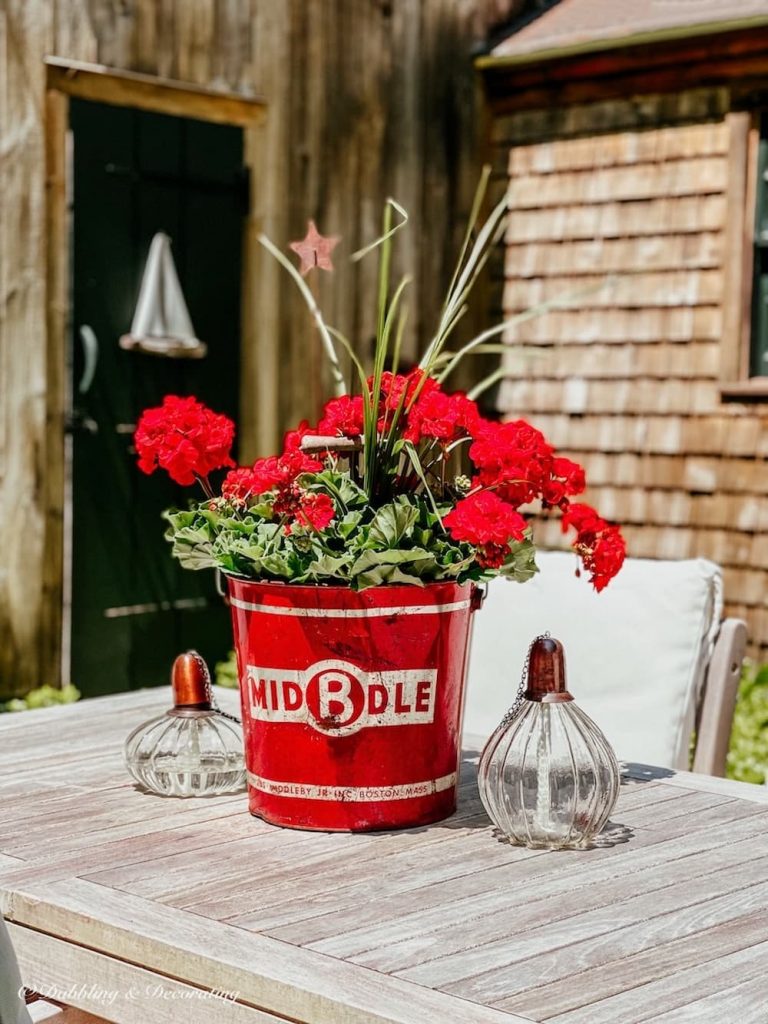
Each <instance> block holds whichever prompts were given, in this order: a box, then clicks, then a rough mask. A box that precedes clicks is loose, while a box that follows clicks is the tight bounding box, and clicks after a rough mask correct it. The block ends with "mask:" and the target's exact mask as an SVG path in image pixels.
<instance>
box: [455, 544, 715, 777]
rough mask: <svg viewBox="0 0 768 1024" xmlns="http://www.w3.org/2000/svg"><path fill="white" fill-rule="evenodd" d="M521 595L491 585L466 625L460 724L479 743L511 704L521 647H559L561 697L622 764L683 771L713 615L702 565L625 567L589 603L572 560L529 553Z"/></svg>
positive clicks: (631, 562)
mask: <svg viewBox="0 0 768 1024" xmlns="http://www.w3.org/2000/svg"><path fill="white" fill-rule="evenodd" d="M536 560H537V562H538V564H539V567H540V569H541V572H540V573H539V574H538V575H537V576H535V577H534V579H532V580H530V581H529V582H528V583H524V584H520V583H510V582H509V581H507V580H503V579H498V580H494V581H493V583H491V584H490V586H489V593H488V598H487V600H486V602H485V605H484V607H483V608H482V609H481V610H480V611H479V612H477V613H476V614H475V617H474V618H475V623H474V631H473V638H472V647H471V650H470V661H469V681H468V691H467V702H466V708H465V717H464V731H465V733H467V734H472V735H475V736H480V737H485V736H489V735H490V734H491V732H493V730H494V729H495V728H496V726H497V725H498V723H499V721H500V720H501V718H502V716H503V714H504V712H505V710H506V709H507V708H508V707H509V706H510V705H511V704H512V702H513V700H514V697H515V694H516V693H517V687H518V684H519V682H520V676H521V672H522V667H523V663H524V661H525V656H526V652H527V650H528V646H529V644H530V642H531V640H532V639H533V638H534V637H536V636H537V635H539V634H540V633H544V632H546V631H547V630H549V632H550V633H551V634H552V636H553V637H556V638H557V639H558V640H561V641H562V643H563V645H564V647H565V654H566V670H567V672H568V679H569V689H570V691H571V692H572V693H573V695H574V697H575V699H576V701H577V702H578V703H579V704H580V705H581V707H582V708H583V709H584V711H586V713H587V714H588V715H589V716H590V717H591V718H593V719H594V720H595V722H597V724H598V725H599V726H600V728H601V729H602V730H603V732H604V733H605V734H606V736H607V737H608V739H609V740H610V742H611V744H612V745H613V747H614V750H615V751H616V754H617V756H618V757H619V758H620V759H621V760H624V761H639V762H643V763H645V764H655V765H660V766H663V767H668V768H683V769H685V768H687V767H688V750H689V745H690V739H691V733H692V731H693V727H694V717H695V712H696V706H697V702H698V698H699V695H700V692H701V688H702V685H703V682H704V677H705V674H706V669H707V667H708V665H709V660H710V657H711V653H712V647H713V645H714V641H715V639H716V636H717V631H718V630H719V627H720V618H721V615H722V596H721V594H722V584H721V575H720V569H719V568H718V566H716V565H714V564H713V563H712V562H707V561H705V560H704V559H701V558H699V559H693V560H690V561H680V562H662V561H652V560H649V559H627V561H626V562H625V564H624V567H623V568H622V570H621V572H620V573H619V575H618V576H617V577H616V578H615V579H614V580H613V581H612V582H611V583H610V584H609V585H608V587H607V588H606V589H605V590H604V591H603V592H602V593H600V594H596V593H595V591H594V590H593V589H592V587H591V586H590V584H589V582H588V578H587V576H586V575H582V577H581V578H577V576H576V568H577V561H576V556H575V555H572V554H570V553H567V552H539V554H538V555H537V559H536Z"/></svg>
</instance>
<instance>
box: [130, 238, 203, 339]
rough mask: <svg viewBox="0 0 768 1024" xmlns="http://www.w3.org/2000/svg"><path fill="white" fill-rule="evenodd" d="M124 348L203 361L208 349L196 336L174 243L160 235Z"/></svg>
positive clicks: (149, 258)
mask: <svg viewBox="0 0 768 1024" xmlns="http://www.w3.org/2000/svg"><path fill="white" fill-rule="evenodd" d="M120 347H121V348H125V349H135V350H138V351H140V352H146V353H148V354H149V355H157V356H168V357H170V358H174V359H180V358H181V359H184V358H186V359H201V358H202V357H203V356H204V355H205V354H206V351H207V346H206V345H205V344H204V343H203V342H202V341H200V340H199V339H198V338H197V337H196V336H195V329H194V327H193V326H192V320H191V319H190V316H189V310H188V309H187V303H186V300H185V299H184V293H183V292H182V290H181V284H180V283H179V275H178V274H177V273H176V264H175V263H174V262H173V254H172V253H171V240H170V238H169V237H168V235H166V234H165V233H164V232H162V231H158V232H157V234H156V235H155V236H154V238H153V239H152V242H151V244H150V246H149V254H148V256H147V263H146V266H145V267H144V275H143V277H142V279H141V288H140V289H139V300H138V302H137V303H136V311H135V313H134V315H133V322H132V324H131V330H130V332H129V333H128V334H124V335H123V336H122V338H121V339H120Z"/></svg>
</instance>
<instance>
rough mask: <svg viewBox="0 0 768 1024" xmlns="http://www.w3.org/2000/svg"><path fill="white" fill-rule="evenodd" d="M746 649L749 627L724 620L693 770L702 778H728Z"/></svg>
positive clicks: (738, 621)
mask: <svg viewBox="0 0 768 1024" xmlns="http://www.w3.org/2000/svg"><path fill="white" fill-rule="evenodd" d="M746 647H747V625H746V623H745V622H742V620H741V619H725V621H724V622H723V624H722V626H721V627H720V632H719V633H718V636H717V640H716V641H715V647H714V650H713V651H712V660H711V661H710V663H709V669H708V671H707V678H706V680H705V683H704V697H703V700H702V702H701V709H700V713H699V721H698V729H697V738H696V753H695V755H694V758H693V770H694V771H695V772H700V773H701V774H702V775H720V776H722V775H725V758H726V755H727V753H728V744H729V741H730V738H731V728H732V727H733V710H734V707H735V706H736V695H737V693H738V689H739V679H740V678H741V666H742V662H743V661H744V652H745V650H746Z"/></svg>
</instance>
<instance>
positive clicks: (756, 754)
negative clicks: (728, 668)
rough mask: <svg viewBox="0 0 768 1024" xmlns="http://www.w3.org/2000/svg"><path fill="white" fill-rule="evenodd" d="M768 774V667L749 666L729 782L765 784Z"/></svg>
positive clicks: (742, 685)
mask: <svg viewBox="0 0 768 1024" xmlns="http://www.w3.org/2000/svg"><path fill="white" fill-rule="evenodd" d="M767 772H768V665H761V666H757V665H745V667H744V671H743V673H742V677H741V683H740V684H739V697H738V700H737V702H736V711H735V714H734V716H733V731H732V732H731V744H730V749H729V751H728V759H727V762H726V774H727V776H728V778H729V779H738V780H739V781H740V782H757V783H762V782H765V779H766V773H767Z"/></svg>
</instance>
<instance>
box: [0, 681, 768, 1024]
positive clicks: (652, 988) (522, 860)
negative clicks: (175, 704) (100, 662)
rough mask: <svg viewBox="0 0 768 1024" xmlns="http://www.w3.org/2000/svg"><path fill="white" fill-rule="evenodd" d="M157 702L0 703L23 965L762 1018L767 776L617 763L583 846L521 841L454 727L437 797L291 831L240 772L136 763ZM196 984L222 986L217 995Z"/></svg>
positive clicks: (15, 925) (425, 1004)
mask: <svg viewBox="0 0 768 1024" xmlns="http://www.w3.org/2000/svg"><path fill="white" fill-rule="evenodd" d="M218 696H219V700H220V701H221V702H222V705H223V706H226V707H228V708H230V709H234V708H236V706H237V701H238V698H237V694H236V693H233V692H226V691H225V692H223V693H221V694H219V695H218ZM167 704H168V690H167V688H164V689H163V690H160V691H156V692H153V691H146V692H141V693H134V694H122V695H119V696H116V697H108V698H100V699H98V700H95V701H83V702H80V703H79V704H76V705H71V706H68V707H64V708H51V709H46V710H43V711H40V712H29V713H24V714H19V715H8V716H2V717H0V807H1V808H2V811H0V907H1V908H2V909H3V911H4V913H5V914H6V915H7V917H8V918H9V919H10V921H11V922H12V931H13V936H14V941H15V942H16V944H17V945H18V947H19V951H20V954H21V960H22V969H23V971H24V972H25V976H26V977H29V978H32V977H34V976H35V972H37V975H38V977H40V978H42V979H43V980H45V979H46V978H47V979H48V980H49V981H50V982H51V983H55V984H60V983H62V982H63V981H64V980H65V979H73V980H76V979H79V980H81V981H85V980H87V979H88V978H89V977H92V978H94V977H97V978H99V979H103V980H104V982H105V984H106V983H108V984H110V985H112V986H113V987H114V988H115V990H117V991H118V995H117V996H116V998H119V999H120V1000H122V1002H121V1005H120V1008H119V1011H115V1013H116V1019H119V1021H120V1022H121V1024H169V1022H170V1021H172V1020H173V1021H176V1020H178V1019H180V1016H181V1017H183V1019H185V1020H186V1021H187V1024H198V1022H199V1024H204V1022H207V1021H208V1020H212V1019H215V1020H216V1024H251V1022H253V1024H266V1022H270V1024H272V1022H280V1021H295V1022H300V1024H515V1022H518V1024H524V1022H528V1024H530V1022H535V1024H542V1022H544V1021H546V1022H548V1024H613V1022H614V1021H616V1022H617V1024H618V1022H619V1021H621V1024H634V1022H637V1024H640V1021H641V1020H642V1021H645V1020H648V1021H653V1022H655V1024H672V1022H673V1021H674V1024H687V1022H688V1021H691V1022H697V1024H698V1022H699V1021H702V1022H704V1021H707V1024H709V1022H710V1021H714V1020H723V1021H724V1022H728V1024H730V1021H731V1020H733V1021H734V1022H735V1021H738V1024H752V1022H753V1021H754V1022H757V1021H758V1020H760V1024H766V1021H768V1018H766V1017H765V1012H764V1011H765V1002H766V1001H765V1000H764V998H763V997H762V992H763V991H764V988H765V986H764V984H763V981H762V977H759V966H760V965H762V964H763V963H764V962H766V959H768V956H767V954H768V914H767V913H766V911H767V910H768V790H766V789H765V788H764V787H758V786H745V785H742V784H739V783H733V782H728V781H726V780H722V779H712V778H708V777H705V776H696V775H692V774H690V773H686V772H671V771H668V770H666V769H657V768H653V767H649V766H643V765H629V766H627V767H626V769H625V774H624V779H623V784H622V787H621V793H620V797H619V802H618V805H617V808H616V811H615V814H614V815H613V820H612V822H611V824H610V826H609V827H608V828H607V829H606V831H605V833H604V835H603V836H601V837H599V839H598V841H597V843H596V844H595V846H594V848H592V849H590V850H584V851H561V852H547V851H533V850H525V849H521V848H518V847H513V846H510V845H509V844H508V843H506V842H503V841H500V839H499V837H498V836H497V835H496V834H494V829H493V827H492V826H491V825H490V823H489V822H488V820H487V817H486V816H485V813H484V811H483V810H482V808H481V806H480V803H479V800H478V795H477V788H476V779H475V776H476V764H477V759H478V750H479V746H478V744H477V742H473V741H472V740H471V739H470V740H469V742H468V744H467V752H466V754H465V757H464V759H463V762H462V782H461V787H460V803H459V812H458V814H457V815H455V816H454V817H453V818H452V819H450V820H448V821H446V822H441V823H437V824H435V825H432V826H429V827H425V828H421V829H413V830H406V831H402V832H397V833H381V834H368V835H345V834H337V835H333V834H324V833H310V832H292V831H290V830H282V829H277V828H274V827H273V826H270V825H268V824H266V823H265V822H263V821H260V820H257V819H254V818H252V817H250V816H249V815H248V813H247V809H246V800H245V794H244V793H240V794H235V795H232V796H228V797H223V798H217V799H211V800H168V799H165V800H164V799H162V798H158V797H153V796H151V795H149V794H147V793H144V792H142V791H141V790H140V789H139V788H138V787H135V786H134V785H133V784H132V782H131V780H130V779H129V778H128V776H127V774H126V772H125V769H124V767H123V764H122V746H123V742H124V739H125V736H126V735H127V733H128V732H129V731H130V729H131V728H133V727H134V725H136V724H137V723H138V722H140V721H142V720H144V719H146V718H149V717H151V716H152V715H154V714H158V713H160V712H162V711H163V710H164V709H165V708H166V707H167ZM20 763H22V764H23V765H24V767H23V768H22V769H19V768H18V765H19V764H20ZM134 984H138V985H139V986H140V987H141V986H143V987H144V988H145V989H146V988H147V986H151V985H155V986H157V985H160V986H161V987H162V986H166V987H167V989H168V992H169V995H168V997H167V1001H166V1004H165V1005H162V1004H161V1003H160V1002H158V1001H157V1000H156V999H155V998H154V997H148V996H146V995H143V996H140V997H137V1001H136V1003H135V1005H133V999H132V998H128V997H127V996H126V992H128V991H129V990H130V989H131V986H132V985H134ZM761 985H762V987H760V986H761ZM211 988H219V989H222V990H225V991H226V992H230V993H231V992H236V993H237V996H236V997H235V998H234V1000H219V1001H217V1002H216V1004H215V1014H214V1015H212V1011H211V1003H210V1001H209V999H210V997H209V996H207V993H208V991H209V990H210V989H211ZM83 998H85V997H83ZM757 999H763V1003H762V1004H761V1005H762V1012H763V1018H765V1019H763V1018H761V1017H758V1016H756V1013H757V1011H755V1010H754V1007H755V1005H756V1003H755V1001H756V1000H757ZM81 1002H82V1000H81ZM129 1004H131V1005H129ZM180 1005H183V1006H184V1010H183V1011H181V1015H180V1013H179V1009H178V1008H179V1006H180ZM169 1006H170V1009H169ZM83 1009H86V1010H90V1011H91V1012H93V1011H94V1010H96V1011H97V1012H98V1007H94V1006H93V1005H84V1006H83ZM206 1015H207V1016H206ZM729 1015H730V1016H729ZM104 1016H107V1017H108V1016H109V1013H108V1012H106V1013H104Z"/></svg>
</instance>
